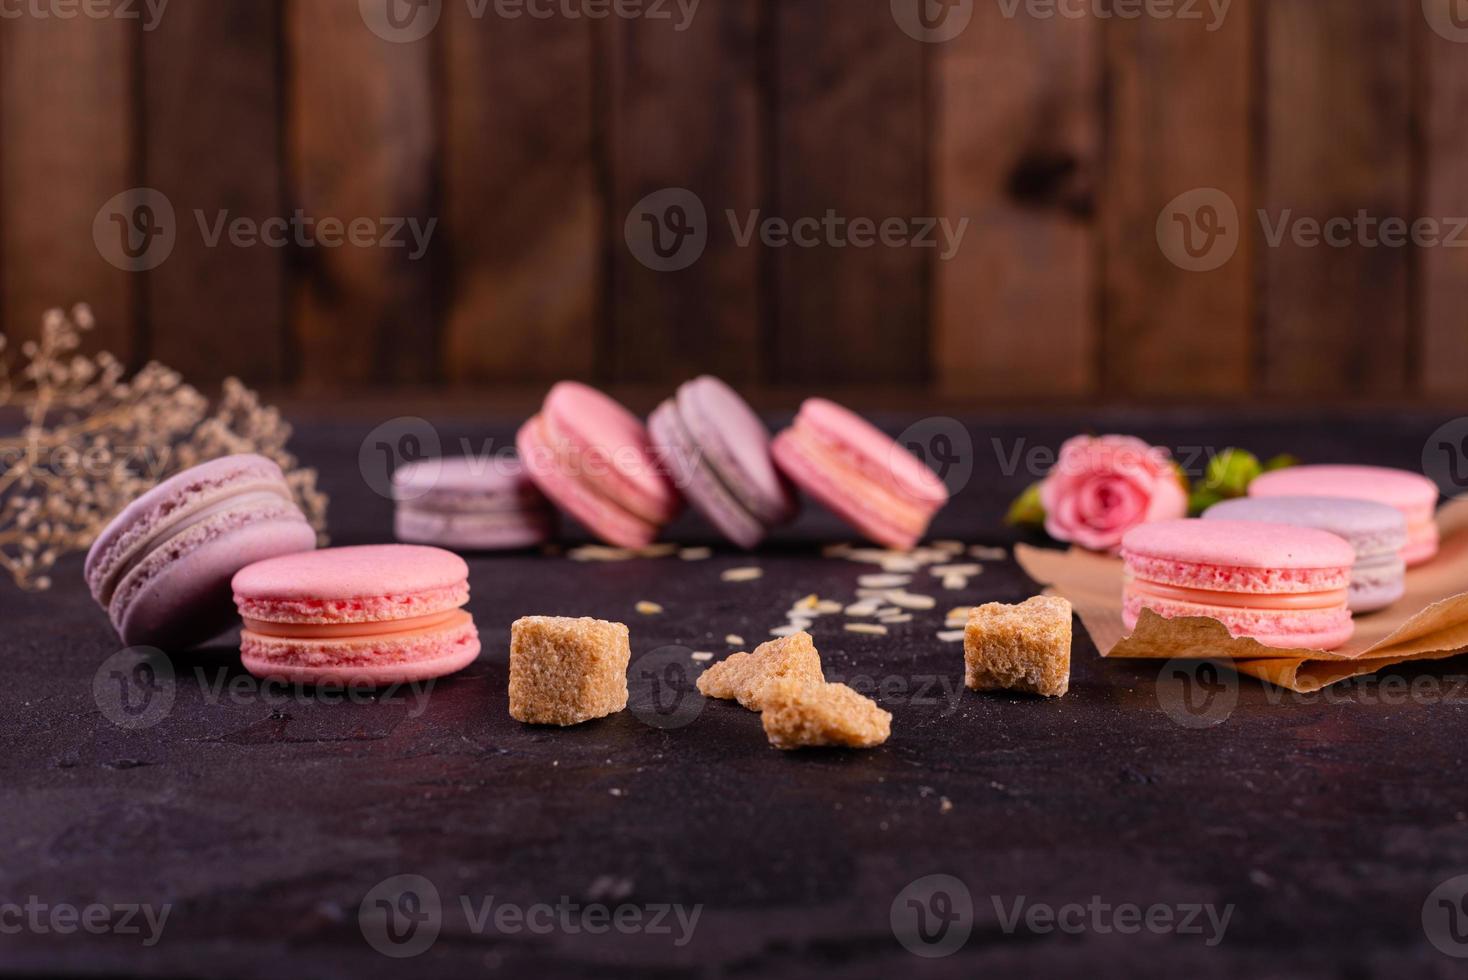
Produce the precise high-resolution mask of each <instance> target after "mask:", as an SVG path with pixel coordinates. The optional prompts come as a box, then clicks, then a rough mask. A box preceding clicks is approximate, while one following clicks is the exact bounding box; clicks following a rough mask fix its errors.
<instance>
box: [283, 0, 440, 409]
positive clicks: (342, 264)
mask: <svg viewBox="0 0 1468 980" xmlns="http://www.w3.org/2000/svg"><path fill="white" fill-rule="evenodd" d="M287 9H288V12H289V13H288V17H287V25H286V38H287V44H288V47H289V52H288V58H289V64H290V66H291V81H290V87H289V89H288V92H289V99H288V111H289V129H288V133H289V135H288V140H289V149H288V154H289V162H290V196H291V198H292V199H293V202H294V204H295V205H296V206H297V207H299V208H301V209H302V210H303V211H304V212H305V215H306V217H307V218H309V219H311V220H313V221H315V222H318V223H319V222H322V221H324V220H327V219H336V220H338V221H341V222H351V221H356V220H360V219H366V220H369V221H372V222H384V221H398V220H403V221H406V220H409V219H412V220H415V221H417V222H418V227H419V228H420V230H421V231H424V232H426V230H427V229H428V227H429V225H428V223H429V222H430V221H434V220H435V219H436V218H437V209H436V202H435V199H434V194H435V189H434V184H435V159H436V150H437V146H436V140H437V134H436V127H435V122H434V120H435V113H434V100H433V88H432V75H431V70H430V65H431V62H432V52H433V43H434V42H433V37H432V35H429V36H428V37H425V38H422V39H420V40H416V41H412V42H406V43H399V42H395V41H389V40H384V39H383V38H381V37H379V36H378V35H377V34H375V33H374V32H373V31H371V30H369V29H368V28H367V26H366V24H365V23H364V22H363V18H362V13H361V11H360V10H359V8H358V5H357V4H355V3H340V2H338V0H293V2H292V3H291V4H290V5H289V6H288V8H287ZM435 228H436V225H435ZM386 230H387V229H386V228H384V229H383V231H386ZM398 237H399V238H400V240H403V241H404V242H405V244H404V245H403V247H392V248H386V247H382V246H380V245H377V244H371V245H354V244H344V245H341V246H339V247H334V248H326V247H308V248H298V249H296V250H295V251H294V252H293V255H294V258H295V259H296V261H297V268H296V270H295V273H296V275H295V281H294V286H293V293H294V324H295V330H294V334H295V345H296V347H297V349H298V350H299V355H300V377H301V380H302V381H303V382H304V383H305V384H306V385H307V386H308V387H309V386H329V387H335V386H339V385H343V384H362V383H367V382H374V381H382V382H388V381H391V382H424V381H429V380H431V379H432V378H433V377H434V376H435V371H436V369H437V364H438V337H437V325H436V321H435V316H434V303H433V274H432V263H433V258H434V256H433V250H432V248H431V242H430V248H429V250H428V254H426V255H423V256H422V257H419V258H416V259H415V258H414V257H413V253H414V251H415V250H416V249H415V246H414V244H413V240H412V237H411V236H409V235H408V234H407V232H406V230H405V229H404V230H403V231H401V232H400V234H399V236H398Z"/></svg>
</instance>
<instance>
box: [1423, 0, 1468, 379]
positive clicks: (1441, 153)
mask: <svg viewBox="0 0 1468 980" xmlns="http://www.w3.org/2000/svg"><path fill="white" fill-rule="evenodd" d="M1454 5H1457V9H1458V10H1461V9H1462V5H1461V4H1460V3H1459V0H1436V2H1435V3H1434V5H1433V6H1431V7H1428V8H1425V10H1426V13H1427V16H1426V17H1425V18H1424V22H1423V26H1422V28H1421V39H1420V42H1419V50H1420V52H1421V59H1420V62H1419V65H1420V68H1419V71H1420V73H1421V74H1420V79H1421V83H1422V84H1421V87H1420V88H1419V98H1420V100H1421V107H1422V111H1421V116H1422V149H1423V159H1422V176H1423V180H1424V184H1423V187H1422V193H1421V210H1422V213H1423V214H1424V215H1426V216H1430V217H1434V218H1437V219H1439V220H1441V219H1452V218H1456V219H1458V220H1460V221H1461V220H1464V219H1468V181H1465V180H1464V175H1465V174H1468V127H1465V126H1464V120H1468V24H1464V23H1463V22H1462V17H1461V14H1460V16H1459V18H1458V19H1457V20H1454V19H1453V17H1452V16H1451V15H1452V13H1453V12H1454ZM1457 237H1458V239H1459V247H1456V248H1444V247H1438V248H1428V249H1423V250H1421V251H1420V252H1418V256H1419V258H1418V261H1419V263H1420V264H1419V267H1418V297H1417V310H1418V314H1419V322H1420V326H1421V337H1422V347H1421V362H1420V363H1421V383H1422V389H1423V391H1424V392H1425V393H1427V394H1429V395H1435V396H1439V397H1458V398H1461V397H1463V396H1464V395H1468V248H1465V247H1462V246H1463V245H1465V244H1468V237H1465V236H1464V235H1463V234H1462V233H1461V232H1459V233H1458V236H1457Z"/></svg>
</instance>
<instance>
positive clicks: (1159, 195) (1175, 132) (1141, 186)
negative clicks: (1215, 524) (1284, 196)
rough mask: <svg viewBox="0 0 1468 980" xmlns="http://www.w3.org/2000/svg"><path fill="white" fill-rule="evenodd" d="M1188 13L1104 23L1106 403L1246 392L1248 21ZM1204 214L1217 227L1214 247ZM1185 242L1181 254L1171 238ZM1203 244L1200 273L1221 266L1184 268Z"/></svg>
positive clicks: (1250, 239) (1250, 320)
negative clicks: (1208, 212)
mask: <svg viewBox="0 0 1468 980" xmlns="http://www.w3.org/2000/svg"><path fill="white" fill-rule="evenodd" d="M1194 9H1196V10H1197V11H1198V14H1199V19H1182V18H1170V19H1162V18H1157V17H1141V18H1138V19H1134V20H1123V19H1111V20H1108V21H1106V22H1105V23H1106V29H1105V46H1106V72H1107V79H1108V85H1107V95H1108V97H1109V102H1108V105H1107V116H1108V119H1109V123H1110V128H1109V132H1108V136H1107V143H1106V145H1107V154H1108V159H1107V162H1106V167H1105V172H1106V188H1105V193H1104V194H1103V195H1102V201H1103V207H1102V210H1101V216H1100V218H1101V220H1100V224H1101V228H1102V230H1103V243H1104V248H1105V300H1104V302H1105V306H1104V319H1105V340H1104V343H1103V344H1102V349H1103V351H1104V357H1105V363H1104V366H1103V375H1104V378H1105V389H1106V391H1107V392H1108V393H1113V394H1118V395H1126V396H1139V397H1148V396H1161V397H1166V398H1189V397H1205V398H1206V397H1219V396H1229V395H1242V394H1247V393H1248V392H1249V391H1250V389H1251V387H1252V380H1253V373H1254V371H1253V369H1254V353H1255V350H1254V303H1253V295H1252V292H1253V266H1252V259H1253V252H1254V235H1253V234H1252V227H1253V225H1252V224H1251V215H1252V212H1253V200H1252V190H1253V188H1252V180H1251V171H1252V166H1253V157H1252V154H1253V150H1254V138H1253V127H1252V123H1253V118H1252V96H1253V93H1254V75H1255V60H1254V51H1255V44H1254V37H1255V34H1254V22H1253V17H1252V15H1253V8H1252V4H1251V3H1250V2H1249V0H1234V2H1233V3H1232V4H1231V5H1230V6H1229V7H1228V9H1227V11H1226V13H1225V14H1224V15H1223V16H1222V17H1221V18H1219V17H1218V16H1217V15H1216V14H1215V13H1214V12H1212V11H1210V10H1208V9H1207V8H1206V7H1204V6H1203V5H1199V7H1197V8H1194ZM1183 195H1188V196H1187V197H1183ZM1175 201H1178V202H1179V203H1178V204H1177V205H1174V204H1173V202H1175ZM1174 207H1176V208H1179V209H1180V210H1179V211H1178V213H1175V214H1164V212H1165V211H1169V210H1171V209H1173V208H1174ZM1200 208H1213V212H1212V213H1216V214H1219V215H1221V216H1222V217H1221V218H1220V219H1219V222H1220V227H1219V228H1218V229H1217V230H1216V233H1214V232H1208V233H1207V234H1215V237H1212V238H1209V237H1206V236H1205V232H1204V228H1203V226H1202V225H1200V224H1199V209H1200ZM1159 216H1161V220H1162V222H1163V223H1162V225H1161V226H1159ZM1179 220H1180V221H1181V222H1183V223H1182V224H1178V221H1179ZM1204 220H1207V219H1204ZM1179 232H1182V233H1184V234H1186V235H1188V236H1189V238H1188V239H1187V241H1184V240H1182V239H1174V238H1172V237H1171V236H1172V235H1175V234H1178V233H1179ZM1159 236H1165V237H1159ZM1209 242H1212V248H1213V249H1216V250H1217V254H1216V255H1207V256H1205V258H1206V259H1210V260H1211V261H1206V262H1205V264H1206V265H1213V263H1214V262H1222V264H1221V265H1219V266H1218V267H1216V268H1197V269H1195V268H1185V267H1184V266H1183V265H1180V264H1178V263H1179V261H1183V262H1186V261H1187V258H1186V256H1187V252H1186V249H1187V248H1188V247H1192V248H1194V249H1196V250H1199V251H1208V248H1207V246H1208V243H1209ZM1179 248H1182V249H1183V251H1182V252H1181V253H1179V251H1178V249H1179ZM1229 250H1233V251H1232V255H1231V257H1230V256H1229Z"/></svg>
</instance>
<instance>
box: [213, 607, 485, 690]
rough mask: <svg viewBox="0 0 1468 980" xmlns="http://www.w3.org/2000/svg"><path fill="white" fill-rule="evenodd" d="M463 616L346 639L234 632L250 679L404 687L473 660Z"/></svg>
mask: <svg viewBox="0 0 1468 980" xmlns="http://www.w3.org/2000/svg"><path fill="white" fill-rule="evenodd" d="M479 649H480V644H479V633H478V630H476V629H475V627H474V623H473V621H472V620H470V619H468V616H467V614H465V616H464V617H462V618H460V619H458V620H457V621H456V622H454V623H452V624H450V625H448V626H445V627H440V628H437V629H432V630H423V631H414V632H410V633H388V634H384V635H382V636H368V637H360V638H355V639H351V640H340V639H336V640H308V639H292V638H286V637H276V636H263V635H261V634H258V633H254V632H251V631H250V630H244V631H243V632H242V633H241V634H240V659H241V661H242V662H243V663H244V666H245V669H246V670H248V671H249V672H250V673H251V674H253V675H254V676H256V677H261V678H267V679H271V680H278V681H286V682H289V683H297V684H341V685H352V684H367V685H378V686H380V685H385V684H407V683H412V682H414V681H424V680H432V679H434V678H438V677H443V676H446V675H448V674H452V673H454V672H456V671H459V670H462V669H463V668H465V667H467V666H469V664H471V663H473V662H474V660H475V659H476V658H477V657H478V656H479Z"/></svg>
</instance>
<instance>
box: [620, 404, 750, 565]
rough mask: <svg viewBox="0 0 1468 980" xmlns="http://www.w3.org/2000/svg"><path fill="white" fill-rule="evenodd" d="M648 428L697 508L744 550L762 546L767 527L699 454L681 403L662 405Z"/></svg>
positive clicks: (682, 489)
mask: <svg viewBox="0 0 1468 980" xmlns="http://www.w3.org/2000/svg"><path fill="white" fill-rule="evenodd" d="M648 427H649V428H650V429H651V431H652V435H653V445H654V446H655V447H656V448H657V451H658V454H659V455H660V456H661V457H662V460H663V465H664V466H666V467H667V468H668V472H669V473H671V474H672V475H673V480H674V482H675V483H676V484H677V486H678V487H679V489H680V490H681V491H682V492H683V495H684V496H685V497H687V498H688V500H689V501H690V502H691V503H692V504H693V506H694V508H695V509H696V510H697V511H698V512H699V513H700V514H702V515H703V516H704V517H705V518H707V519H708V521H709V523H711V524H713V525H714V527H716V528H718V530H719V533H721V534H723V535H724V536H725V537H726V538H728V539H729V540H730V541H733V542H734V543H735V544H737V545H739V546H740V547H741V548H753V547H754V546H755V545H757V544H759V543H760V541H761V540H763V539H764V536H765V528H764V525H763V524H761V523H760V521H759V519H758V518H756V517H755V516H754V515H753V514H752V513H750V512H749V511H748V510H746V509H745V508H744V506H743V505H742V504H741V503H740V501H739V500H738V499H736V498H735V496H734V494H733V493H732V492H731V491H730V489H729V488H728V487H726V486H725V485H724V484H723V483H722V482H721V481H720V480H719V478H718V476H716V475H715V473H714V471H713V469H712V467H710V466H709V465H708V461H707V459H705V458H703V457H700V456H699V455H698V454H697V453H696V451H695V449H694V446H693V443H692V439H691V437H690V435H689V433H688V432H687V430H686V429H684V427H683V424H682V420H681V416H680V412H679V410H678V405H677V403H676V402H674V401H673V400H672V399H669V400H667V401H665V402H663V403H662V404H661V405H659V406H658V407H657V409H656V410H655V411H654V412H653V413H652V415H651V417H649V419H648Z"/></svg>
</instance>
